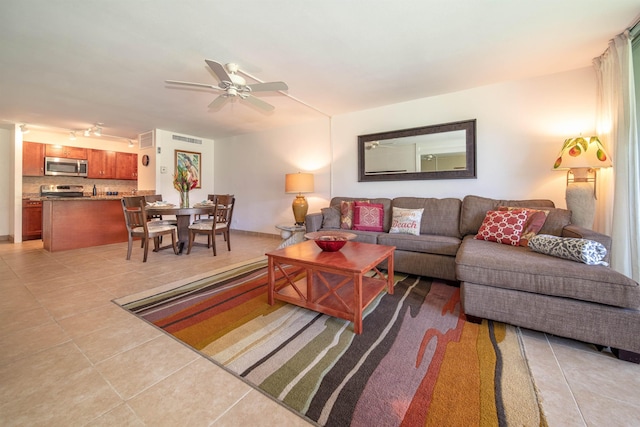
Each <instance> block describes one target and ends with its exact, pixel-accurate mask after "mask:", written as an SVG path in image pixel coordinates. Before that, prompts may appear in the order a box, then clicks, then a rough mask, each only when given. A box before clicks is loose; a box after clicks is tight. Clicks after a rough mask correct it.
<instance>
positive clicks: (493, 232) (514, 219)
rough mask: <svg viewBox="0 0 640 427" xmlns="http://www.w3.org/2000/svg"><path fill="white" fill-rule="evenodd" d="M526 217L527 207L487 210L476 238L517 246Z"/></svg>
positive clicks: (527, 213) (527, 216) (527, 215)
mask: <svg viewBox="0 0 640 427" xmlns="http://www.w3.org/2000/svg"><path fill="white" fill-rule="evenodd" d="M528 218H529V210H527V209H513V210H510V211H489V212H487V215H486V216H485V217H484V221H482V225H481V226H480V229H479V230H478V234H476V239H478V240H488V241H490V242H498V243H503V244H505V245H511V246H518V244H519V243H520V236H521V235H522V230H523V229H524V225H525V223H526V222H527V219H528Z"/></svg>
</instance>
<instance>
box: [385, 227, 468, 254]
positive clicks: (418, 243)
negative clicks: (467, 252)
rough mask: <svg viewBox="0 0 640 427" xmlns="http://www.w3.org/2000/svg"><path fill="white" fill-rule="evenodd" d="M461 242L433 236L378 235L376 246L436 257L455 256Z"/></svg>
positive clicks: (455, 239)
mask: <svg viewBox="0 0 640 427" xmlns="http://www.w3.org/2000/svg"><path fill="white" fill-rule="evenodd" d="M460 242H461V240H460V239H458V238H457V237H449V236H436V235H433V234H421V235H419V236H414V235H411V234H391V233H386V234H380V235H378V244H380V245H387V246H395V247H396V249H397V250H401V251H411V252H420V253H428V254H436V255H448V256H452V257H453V256H455V255H456V252H457V251H458V248H459V247H460Z"/></svg>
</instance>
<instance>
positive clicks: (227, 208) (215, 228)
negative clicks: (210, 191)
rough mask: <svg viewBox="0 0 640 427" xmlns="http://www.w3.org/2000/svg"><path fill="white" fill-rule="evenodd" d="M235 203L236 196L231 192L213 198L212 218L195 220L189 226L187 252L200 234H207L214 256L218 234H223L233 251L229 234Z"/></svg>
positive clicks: (208, 245)
mask: <svg viewBox="0 0 640 427" xmlns="http://www.w3.org/2000/svg"><path fill="white" fill-rule="evenodd" d="M234 204H235V197H233V195H230V194H224V195H216V196H215V197H214V200H213V206H214V208H213V212H211V214H210V216H211V218H207V219H202V220H200V221H198V222H194V223H193V224H191V225H190V226H189V248H188V249H187V254H189V253H190V252H191V247H192V246H193V243H194V241H195V237H196V235H198V234H205V235H206V236H207V248H209V247H213V256H216V254H217V252H216V234H222V235H223V236H224V240H225V241H226V242H227V249H228V250H229V251H231V238H230V236H229V229H230V225H231V218H232V214H233V206H234Z"/></svg>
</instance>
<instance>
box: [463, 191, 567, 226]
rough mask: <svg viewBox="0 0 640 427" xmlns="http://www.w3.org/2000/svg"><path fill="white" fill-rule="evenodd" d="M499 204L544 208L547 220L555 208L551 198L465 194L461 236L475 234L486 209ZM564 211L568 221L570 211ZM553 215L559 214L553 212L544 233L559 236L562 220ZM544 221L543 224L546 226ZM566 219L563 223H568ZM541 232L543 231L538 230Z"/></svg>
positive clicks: (491, 208) (492, 209)
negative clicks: (529, 198)
mask: <svg viewBox="0 0 640 427" xmlns="http://www.w3.org/2000/svg"><path fill="white" fill-rule="evenodd" d="M500 206H511V207H518V208H538V209H542V208H544V209H545V210H547V209H548V210H549V216H548V217H547V221H549V219H550V216H551V211H553V210H554V209H551V208H555V205H554V204H553V202H552V201H551V200H544V199H532V200H498V199H489V198H487V197H480V196H465V198H464V199H463V200H462V208H461V212H460V234H462V236H467V235H469V234H474V235H475V234H477V233H478V229H479V228H480V226H481V225H482V221H483V220H484V216H485V215H486V213H487V212H488V211H494V210H496V209H498V207H500ZM563 210H564V211H566V212H568V213H569V221H570V220H571V212H570V211H567V210H566V209H563ZM555 215H560V216H561V214H560V213H556V214H554V218H553V220H552V222H551V224H549V226H548V227H546V229H547V231H546V234H553V235H556V236H559V235H560V233H561V232H562V227H560V228H559V229H558V226H559V225H560V223H561V222H562V221H560V220H558V221H556V220H555ZM547 221H545V226H547V224H546V222H547ZM569 221H567V222H566V223H565V224H563V226H564V225H567V224H569ZM545 226H543V230H545ZM540 232H541V233H542V232H543V231H542V230H540Z"/></svg>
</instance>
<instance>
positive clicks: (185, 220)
mask: <svg viewBox="0 0 640 427" xmlns="http://www.w3.org/2000/svg"><path fill="white" fill-rule="evenodd" d="M176 219H177V220H178V253H182V250H183V249H184V246H185V245H187V244H188V243H189V226H190V225H191V215H176Z"/></svg>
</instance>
